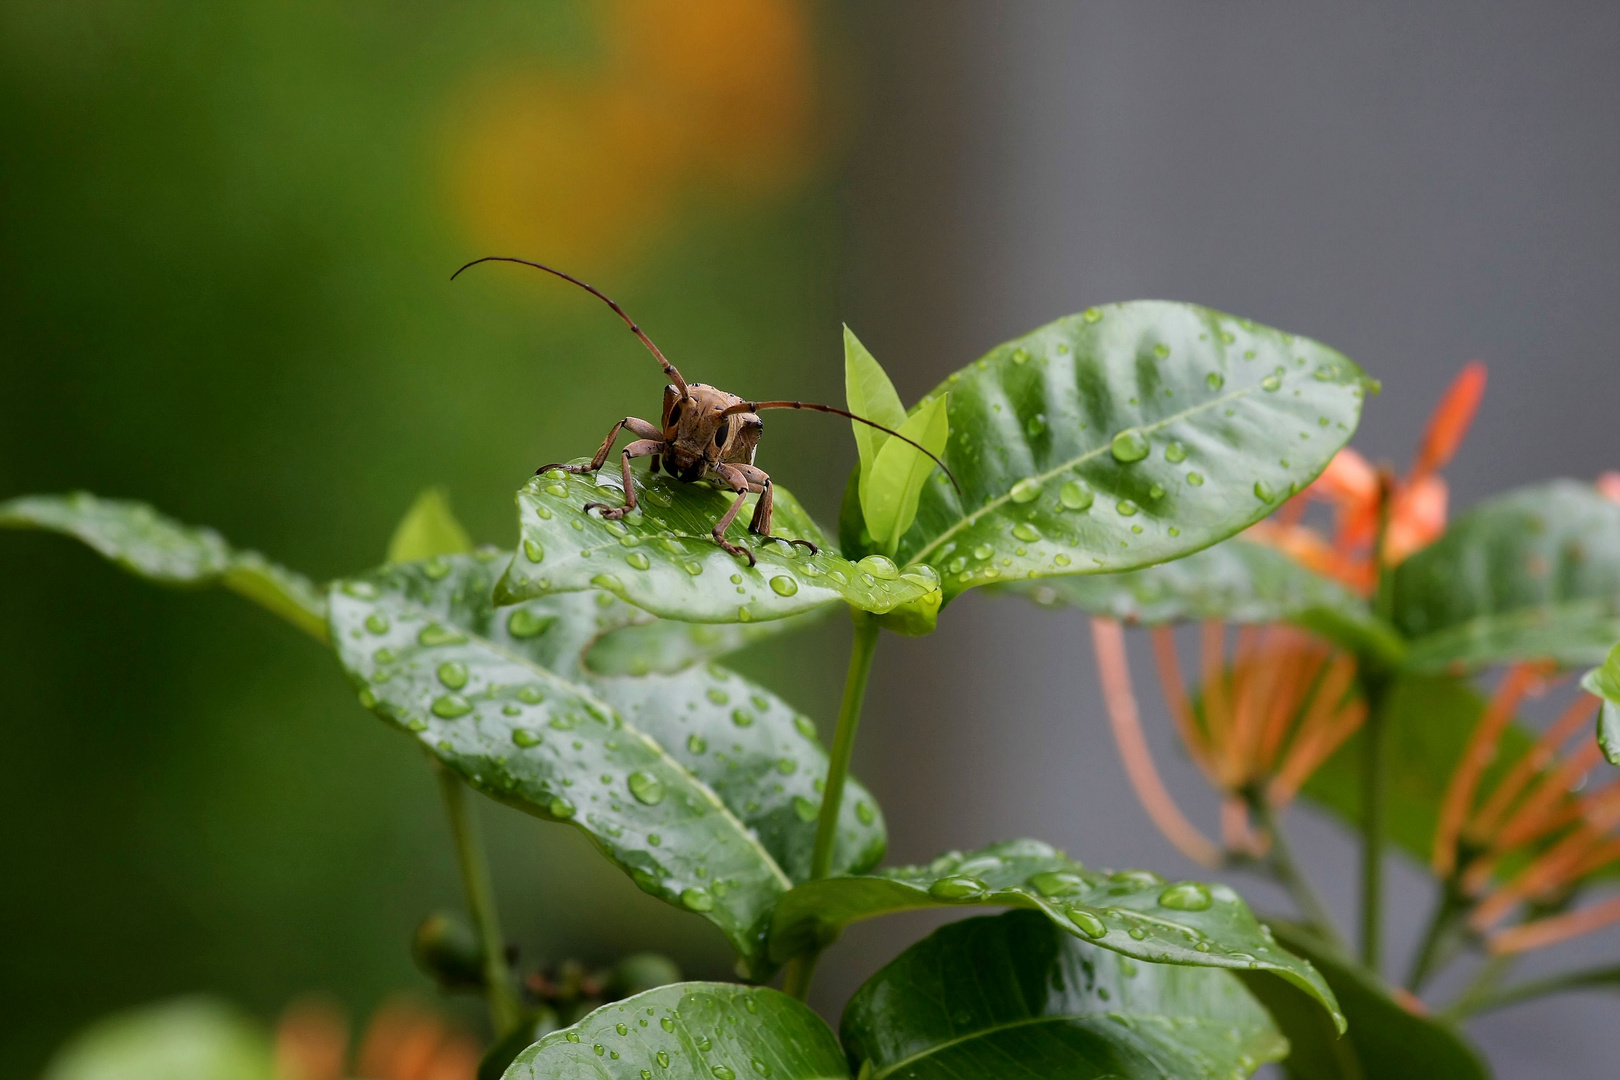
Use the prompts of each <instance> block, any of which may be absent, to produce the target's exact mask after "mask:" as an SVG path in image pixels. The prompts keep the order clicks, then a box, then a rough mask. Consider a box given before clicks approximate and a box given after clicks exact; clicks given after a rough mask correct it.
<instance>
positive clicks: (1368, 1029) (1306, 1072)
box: [1244, 923, 1490, 1080]
mask: <svg viewBox="0 0 1620 1080" xmlns="http://www.w3.org/2000/svg"><path fill="white" fill-rule="evenodd" d="M1271 925H1272V927H1273V928H1274V929H1275V930H1276V933H1277V938H1278V940H1280V941H1282V942H1283V943H1284V944H1286V945H1287V946H1288V947H1289V948H1290V949H1292V950H1294V951H1295V952H1297V953H1300V954H1302V955H1304V956H1308V957H1310V959H1311V962H1312V963H1314V964H1315V965H1316V966H1317V968H1318V969H1319V970H1320V971H1321V972H1322V974H1323V975H1324V976H1326V978H1327V981H1328V985H1329V986H1331V987H1333V992H1334V993H1335V994H1337V995H1338V998H1339V1003H1340V1004H1341V1005H1342V1006H1343V1007H1344V1013H1345V1015H1346V1016H1347V1017H1349V1019H1350V1030H1349V1032H1348V1034H1345V1035H1344V1036H1343V1037H1342V1038H1340V1036H1339V1033H1338V1032H1336V1031H1334V1030H1333V1029H1332V1028H1331V1027H1329V1026H1328V1025H1327V1024H1326V1023H1324V1022H1323V1020H1322V1012H1321V1010H1320V1009H1317V1008H1315V1007H1314V1006H1313V1005H1312V1004H1311V1002H1310V999H1309V998H1307V997H1305V995H1303V994H1301V993H1299V992H1298V991H1297V990H1295V989H1293V988H1292V987H1289V986H1285V985H1284V984H1282V983H1279V982H1278V981H1277V980H1275V979H1261V978H1255V977H1250V976H1248V975H1245V976H1244V982H1245V983H1246V984H1247V985H1248V987H1249V989H1250V990H1251V991H1253V993H1254V996H1255V997H1257V998H1259V999H1260V1000H1261V1002H1263V1003H1264V1004H1265V1006H1266V1008H1268V1009H1270V1010H1271V1015H1272V1016H1273V1017H1274V1018H1275V1019H1276V1021H1277V1023H1278V1025H1279V1026H1280V1027H1281V1028H1282V1030H1283V1034H1285V1035H1287V1036H1288V1042H1289V1045H1290V1047H1291V1049H1290V1052H1289V1055H1288V1059H1287V1060H1286V1061H1285V1062H1284V1063H1283V1069H1284V1071H1285V1072H1286V1073H1287V1074H1288V1076H1289V1077H1291V1078H1293V1080H1374V1078H1376V1080H1407V1078H1410V1080H1486V1078H1488V1077H1489V1076H1490V1072H1489V1071H1488V1070H1487V1069H1486V1067H1485V1063H1484V1062H1483V1061H1482V1060H1480V1057H1479V1055H1478V1053H1477V1052H1476V1051H1475V1050H1474V1049H1473V1047H1472V1046H1471V1045H1470V1044H1469V1043H1468V1042H1467V1040H1465V1039H1464V1038H1463V1036H1462V1035H1461V1033H1459V1032H1458V1031H1457V1030H1456V1029H1455V1028H1453V1027H1451V1026H1450V1025H1448V1024H1444V1023H1441V1022H1440V1021H1437V1020H1432V1019H1428V1018H1426V1017H1422V1016H1414V1015H1413V1014H1411V1013H1409V1012H1407V1011H1406V1010H1405V1009H1403V1008H1401V1006H1400V1005H1399V1004H1397V1003H1396V1001H1395V1000H1394V999H1393V998H1392V997H1391V996H1390V993H1389V989H1388V988H1387V987H1386V986H1385V985H1384V984H1383V982H1382V980H1380V979H1379V978H1378V977H1377V976H1375V975H1373V974H1372V973H1371V972H1369V971H1367V970H1366V969H1364V968H1362V967H1360V966H1358V965H1357V964H1355V963H1353V962H1352V961H1350V960H1348V959H1347V958H1345V957H1343V956H1341V955H1339V954H1338V953H1337V952H1336V951H1335V950H1333V949H1332V948H1331V947H1330V946H1328V945H1325V944H1323V943H1322V942H1320V941H1318V940H1317V939H1315V938H1313V937H1311V936H1310V935H1309V934H1308V933H1307V932H1305V931H1303V930H1300V929H1298V928H1295V927H1290V926H1288V925H1287V924H1284V923H1272V924H1271Z"/></svg>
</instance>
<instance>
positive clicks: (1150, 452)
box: [840, 301, 1364, 599]
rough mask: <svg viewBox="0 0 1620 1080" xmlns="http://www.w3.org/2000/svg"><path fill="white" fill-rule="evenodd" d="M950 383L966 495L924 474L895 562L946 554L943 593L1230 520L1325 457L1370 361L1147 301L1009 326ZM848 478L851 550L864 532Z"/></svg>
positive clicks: (1354, 406)
mask: <svg viewBox="0 0 1620 1080" xmlns="http://www.w3.org/2000/svg"><path fill="white" fill-rule="evenodd" d="M946 392H949V394H950V395H951V401H950V430H951V438H950V445H949V447H948V449H947V451H946V454H945V460H946V463H947V464H948V465H949V466H950V468H951V470H952V471H953V472H954V473H955V474H956V476H957V478H958V480H959V481H960V482H961V485H962V489H963V490H962V494H960V495H958V494H957V493H956V491H955V490H954V489H953V488H952V487H951V485H950V483H949V481H947V480H946V478H945V477H944V476H943V475H942V474H939V473H936V474H935V475H934V477H933V478H932V479H931V480H929V482H928V483H927V485H925V486H924V489H923V493H922V499H921V502H920V504H919V507H918V511H917V520H916V523H915V524H914V525H913V526H912V528H911V531H910V532H908V533H907V534H906V536H905V538H904V539H903V541H902V542H901V545H900V550H899V556H898V561H900V562H901V563H902V564H905V563H911V562H925V563H930V564H932V565H934V566H935V567H937V568H939V570H940V571H941V573H942V574H943V576H944V589H945V596H946V598H947V599H948V598H950V597H952V596H955V595H956V594H958V593H960V592H962V591H963V590H965V589H968V588H972V587H973V586H975V585H986V584H990V583H991V582H995V581H1005V580H1008V579H1012V578H1028V577H1047V576H1060V575H1065V574H1079V573H1102V572H1113V571H1119V570H1130V569H1135V568H1137V567H1142V566H1148V565H1152V564H1154V563H1158V562H1163V561H1165V560H1167V559H1173V558H1178V557H1180V556H1183V555H1187V554H1190V553H1191V552H1194V551H1197V550H1199V549H1200V548H1204V547H1208V546H1209V545H1210V544H1213V543H1215V542H1216V541H1217V540H1222V539H1225V538H1226V537H1228V536H1231V535H1232V534H1233V533H1236V532H1238V531H1239V530H1241V529H1243V528H1245V527H1247V526H1248V525H1251V524H1253V523H1254V522H1256V521H1258V520H1259V519H1260V518H1262V517H1264V516H1265V515H1266V514H1268V513H1270V512H1271V511H1272V510H1273V509H1275V508H1276V507H1277V505H1279V503H1280V501H1281V500H1282V499H1283V498H1285V497H1287V495H1288V494H1290V493H1291V492H1293V491H1295V490H1298V489H1300V488H1303V487H1304V486H1305V484H1307V483H1309V482H1310V480H1312V479H1313V478H1314V477H1315V476H1316V475H1317V473H1319V472H1321V470H1322V469H1323V468H1324V467H1325V466H1326V465H1327V463H1328V461H1329V460H1330V459H1331V458H1332V456H1333V454H1334V452H1335V451H1337V450H1338V448H1339V447H1340V446H1342V445H1343V444H1344V442H1345V440H1346V439H1348V438H1349V437H1350V433H1351V431H1352V430H1353V429H1354V428H1355V426H1356V422H1357V420H1358V419H1359V417H1360V414H1361V400H1362V396H1363V394H1364V389H1363V377H1362V374H1361V371H1360V369H1359V368H1357V367H1356V366H1355V365H1354V364H1353V363H1351V362H1350V361H1349V360H1347V359H1345V357H1343V356H1341V355H1340V354H1339V353H1337V352H1335V351H1333V350H1332V349H1329V348H1327V347H1326V346H1324V345H1320V344H1317V343H1316V342H1314V341H1310V340H1308V339H1306V338H1301V337H1295V336H1293V335H1291V334H1285V333H1283V332H1281V331H1279V330H1273V329H1270V328H1269V327H1264V326H1258V325H1256V324H1255V323H1252V322H1249V321H1248V320H1246V319H1235V318H1232V317H1231V316H1228V315H1223V314H1221V313H1219V312H1216V311H1211V310H1209V309H1208V308H1202V307H1197V306H1194V305H1191V304H1174V303H1166V302H1161V301H1138V302H1135V303H1129V304H1114V305H1109V306H1106V307H1100V308H1092V309H1089V310H1088V311H1086V312H1085V313H1084V314H1081V315H1074V316H1070V317H1068V318H1065V319H1059V320H1058V321H1057V322H1054V323H1051V324H1050V325H1048V326H1044V327H1042V328H1041V329H1039V330H1036V331H1034V332H1033V333H1031V334H1028V335H1026V336H1024V337H1022V338H1019V339H1017V340H1015V341H1010V342H1007V343H1006V344H1005V345H1002V346H1000V347H998V348H996V349H994V350H992V351H991V352H990V353H989V354H988V355H987V356H985V357H984V358H983V359H981V360H978V361H976V362H975V363H973V364H971V365H969V366H968V367H966V368H964V369H962V370H961V371H959V372H957V373H956V374H954V375H952V376H951V377H950V378H949V379H947V380H946V381H945V382H944V383H943V384H942V385H940V386H939V387H938V388H937V389H936V390H935V391H934V392H933V393H932V394H931V395H929V396H930V397H931V398H932V397H938V396H939V395H941V394H943V393H946ZM925 400H926V399H925ZM853 487H854V485H853V484H852V485H851V487H850V488H849V489H846V495H845V500H844V512H843V515H842V517H841V519H840V536H841V537H842V539H843V543H844V547H845V550H846V551H856V550H860V549H861V545H862V543H863V541H862V538H861V535H860V533H861V525H862V522H861V519H860V517H859V516H858V514H857V513H856V511H857V510H858V499H854V498H852V493H853ZM866 542H868V543H869V542H870V541H866Z"/></svg>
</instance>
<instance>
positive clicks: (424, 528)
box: [388, 487, 473, 563]
mask: <svg viewBox="0 0 1620 1080" xmlns="http://www.w3.org/2000/svg"><path fill="white" fill-rule="evenodd" d="M472 549H473V542H472V538H471V537H469V536H468V535H467V530H466V529H463V528H462V527H461V522H459V521H457V520H456V516H455V515H454V514H453V513H451V512H450V497H449V496H448V495H446V494H445V491H444V489H443V488H436V487H433V488H428V489H426V490H425V491H423V492H422V493H421V494H420V495H418V496H417V497H416V501H415V502H414V503H412V504H411V508H410V509H409V510H407V511H406V512H405V516H404V517H403V518H402V519H400V523H399V524H398V525H397V526H396V527H395V528H394V535H393V538H392V539H390V540H389V541H388V561H389V562H391V563H408V562H416V561H417V560H419V559H426V558H429V557H430V556H433V555H465V554H466V553H467V552H469V551H471V550H472Z"/></svg>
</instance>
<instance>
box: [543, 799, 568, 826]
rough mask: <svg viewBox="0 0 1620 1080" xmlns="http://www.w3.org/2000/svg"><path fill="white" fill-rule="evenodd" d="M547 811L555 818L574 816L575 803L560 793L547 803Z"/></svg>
mask: <svg viewBox="0 0 1620 1080" xmlns="http://www.w3.org/2000/svg"><path fill="white" fill-rule="evenodd" d="M546 812H547V813H548V814H550V815H551V816H552V817H554V818H563V819H564V820H566V819H568V818H571V817H573V816H574V804H573V803H571V802H569V801H568V800H567V799H565V798H563V797H562V796H561V795H559V796H557V797H556V798H555V799H552V800H551V802H549V803H547V804H546Z"/></svg>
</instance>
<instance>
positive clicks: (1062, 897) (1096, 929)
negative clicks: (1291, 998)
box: [770, 840, 1342, 1023]
mask: <svg viewBox="0 0 1620 1080" xmlns="http://www.w3.org/2000/svg"><path fill="white" fill-rule="evenodd" d="M986 904H990V905H996V906H1009V907H1023V908H1032V909H1034V910H1036V911H1039V912H1041V913H1042V914H1044V915H1045V916H1046V917H1047V918H1048V919H1050V920H1052V922H1053V924H1054V925H1056V926H1057V927H1058V928H1059V929H1061V930H1063V931H1064V932H1066V933H1069V934H1073V935H1075V936H1077V937H1080V938H1083V939H1084V940H1086V941H1088V942H1091V943H1092V944H1095V945H1097V946H1098V947H1100V948H1103V949H1109V950H1111V951H1113V952H1117V953H1120V954H1122V955H1125V956H1129V957H1131V958H1132V959H1136V960H1145V961H1148V962H1149V963H1156V964H1189V965H1192V966H1195V967H1221V968H1231V969H1234V970H1245V971H1247V970H1255V971H1267V972H1270V973H1271V974H1274V975H1277V976H1279V977H1281V978H1283V979H1286V980H1287V981H1288V982H1290V983H1293V984H1294V985H1296V986H1298V987H1299V988H1300V989H1301V990H1303V991H1305V992H1306V993H1307V994H1310V995H1311V996H1312V997H1314V998H1315V999H1316V1000H1317V1001H1319V1002H1320V1003H1321V1004H1322V1007H1323V1008H1325V1009H1327V1010H1328V1012H1329V1013H1331V1014H1333V1016H1334V1018H1335V1020H1337V1021H1339V1022H1341V1023H1342V1018H1341V1017H1339V1013H1338V1007H1337V1006H1336V1005H1335V1004H1334V1001H1333V994H1332V992H1331V991H1330V990H1328V988H1327V984H1326V983H1324V982H1323V981H1322V977H1321V976H1320V975H1318V974H1317V973H1316V971H1315V970H1314V969H1313V968H1312V967H1311V965H1310V964H1308V963H1306V962H1305V961H1303V960H1301V959H1299V958H1298V957H1297V956H1293V955H1291V954H1290V953H1289V952H1288V951H1287V950H1285V949H1282V948H1279V947H1277V945H1276V943H1275V942H1273V941H1272V940H1271V938H1270V935H1269V932H1267V931H1266V929H1265V928H1264V927H1263V926H1261V925H1260V923H1259V922H1258V921H1257V920H1256V919H1255V917H1254V915H1253V914H1252V913H1251V912H1250V911H1249V908H1248V906H1247V905H1246V904H1244V902H1243V901H1242V899H1240V898H1239V897H1238V895H1237V894H1236V893H1235V892H1233V891H1232V890H1231V889H1229V888H1227V887H1226V886H1225V885H1219V884H1215V885H1205V884H1203V883H1201V882H1179V883H1171V882H1167V881H1165V880H1164V879H1163V878H1161V877H1159V876H1158V875H1157V874H1152V873H1149V872H1147V871H1145V870H1127V871H1124V872H1122V873H1116V874H1103V873H1098V872H1097V871H1094V870H1087V869H1086V868H1085V867H1083V866H1081V865H1080V864H1079V863H1077V862H1074V861H1073V860H1071V859H1069V858H1067V857H1066V856H1064V855H1063V854H1062V853H1061V852H1058V851H1056V850H1054V849H1053V848H1052V847H1050V846H1049V845H1047V844H1043V843H1041V842H1039V841H1036V840H1013V841H1008V842H1006V843H1001V844H994V845H991V846H990V847H987V848H984V849H982V850H980V851H973V852H968V853H967V854H965V855H964V854H961V853H959V852H951V853H950V854H948V855H942V856H940V857H939V858H938V859H935V860H934V861H933V862H932V863H930V864H929V865H927V866H905V867H898V868H895V869H892V870H883V871H880V872H878V873H876V874H869V875H864V876H853V877H834V878H823V879H821V880H819V881H812V882H810V883H808V884H805V885H800V886H798V887H797V888H795V889H793V890H792V891H791V892H789V893H788V894H787V895H786V896H784V897H782V899H781V900H780V901H779V902H778V903H777V907H776V915H775V917H774V919H773V920H772V925H771V943H770V946H771V955H772V957H773V958H775V959H777V960H779V961H780V960H786V959H788V958H789V957H791V956H796V955H798V954H800V953H803V952H806V951H808V950H810V949H813V948H818V947H821V946H824V945H826V944H827V943H828V942H830V941H832V940H833V939H834V938H836V937H837V936H838V933H839V931H841V930H842V929H843V928H844V927H845V926H847V925H848V924H849V923H852V922H858V921H860V920H861V919H869V918H871V917H873V916H875V915H883V914H887V913H889V912H894V911H905V910H909V909H912V908H925V907H961V906H980V905H986Z"/></svg>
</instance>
